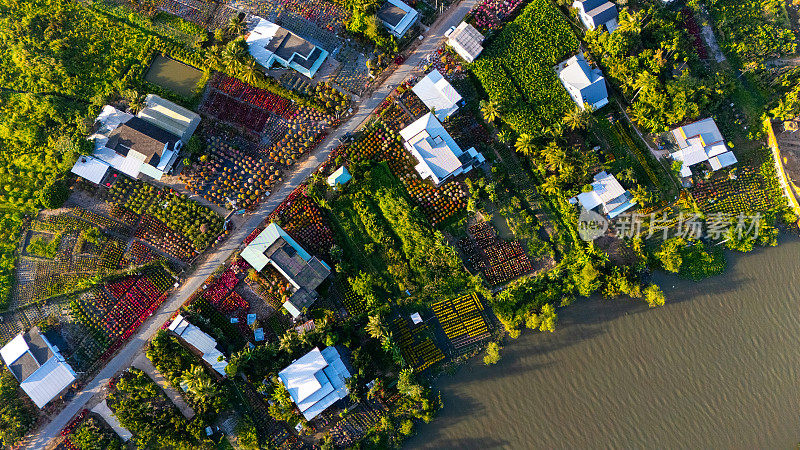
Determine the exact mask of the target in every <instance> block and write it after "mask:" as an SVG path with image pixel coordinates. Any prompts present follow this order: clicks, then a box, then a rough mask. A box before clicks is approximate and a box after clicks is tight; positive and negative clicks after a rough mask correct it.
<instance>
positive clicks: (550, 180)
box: [542, 176, 560, 195]
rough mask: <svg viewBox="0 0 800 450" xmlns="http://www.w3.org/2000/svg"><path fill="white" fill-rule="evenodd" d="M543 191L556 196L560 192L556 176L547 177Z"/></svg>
mask: <svg viewBox="0 0 800 450" xmlns="http://www.w3.org/2000/svg"><path fill="white" fill-rule="evenodd" d="M542 190H544V192H545V193H547V194H549V195H556V194H558V192H559V191H560V189H559V187H558V178H557V177H555V176H552V177H547V179H546V180H544V184H542Z"/></svg>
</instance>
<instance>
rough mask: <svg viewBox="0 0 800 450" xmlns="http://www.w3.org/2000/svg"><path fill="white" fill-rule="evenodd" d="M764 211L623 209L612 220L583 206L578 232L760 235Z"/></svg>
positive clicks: (590, 236) (589, 236)
mask: <svg viewBox="0 0 800 450" xmlns="http://www.w3.org/2000/svg"><path fill="white" fill-rule="evenodd" d="M761 218H762V216H761V214H760V213H755V214H744V213H740V214H738V215H737V214H728V213H722V212H717V213H711V214H708V215H706V216H705V217H702V216H700V215H698V214H691V213H683V212H681V213H679V214H678V215H677V216H668V215H667V213H666V212H663V213H660V214H658V213H650V214H640V213H623V214H620V215H618V216H616V217H614V218H613V221H612V220H609V219H608V218H607V217H606V216H603V215H601V214H599V213H597V212H594V211H587V210H585V209H581V214H580V216H579V217H578V234H579V235H580V237H581V239H583V240H585V241H593V240H595V239H597V238H598V237H600V236H603V235H604V234H606V232H607V231H608V230H613V234H614V235H616V236H617V237H620V238H632V237H636V236H640V237H642V238H646V239H650V238H653V237H659V236H660V237H661V238H662V239H663V240H667V239H669V238H671V237H679V238H684V239H701V238H705V239H711V240H721V239H727V238H737V239H742V238H745V237H747V238H757V237H758V231H759V229H760V228H761V227H760V225H761Z"/></svg>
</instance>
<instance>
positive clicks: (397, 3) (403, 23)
mask: <svg viewBox="0 0 800 450" xmlns="http://www.w3.org/2000/svg"><path fill="white" fill-rule="evenodd" d="M377 16H378V20H380V21H381V23H382V24H383V26H385V27H386V28H387V29H388V30H389V33H391V34H392V35H393V36H395V37H397V38H398V39H399V38H401V37H403V35H405V34H406V32H407V31H408V30H409V29H410V28H411V26H412V25H414V24H415V23H416V22H417V20H418V19H419V13H418V12H417V10H416V9H414V8H412V7H410V6H408V5H406V4H405V3H403V1H402V0H386V2H385V3H384V4H383V5H382V6H381V8H380V9H379V10H378V14H377Z"/></svg>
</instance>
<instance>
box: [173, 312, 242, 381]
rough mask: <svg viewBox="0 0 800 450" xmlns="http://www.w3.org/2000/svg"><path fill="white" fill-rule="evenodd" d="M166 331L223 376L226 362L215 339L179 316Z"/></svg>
mask: <svg viewBox="0 0 800 450" xmlns="http://www.w3.org/2000/svg"><path fill="white" fill-rule="evenodd" d="M168 329H169V331H171V332H173V333H175V336H177V337H179V338H180V339H181V340H182V341H183V342H185V343H186V344H188V345H189V346H190V347H191V348H192V349H194V350H195V351H196V352H197V353H199V354H200V355H201V358H202V359H203V361H205V362H206V364H208V365H209V366H210V367H211V368H212V369H214V371H216V372H217V373H218V374H220V375H222V376H223V377H224V376H225V367H227V366H228V362H227V361H226V360H225V357H224V355H223V354H222V352H221V351H219V349H217V340H216V339H214V338H213V337H211V336H209V335H208V334H207V333H205V332H204V331H203V330H201V329H200V328H198V327H197V326H195V325H193V324H191V323H189V321H188V320H186V318H185V317H183V316H182V315H181V314H178V315H177V316H175V319H173V320H172V322H171V323H170V324H169V327H168Z"/></svg>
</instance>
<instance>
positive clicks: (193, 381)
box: [181, 364, 208, 393]
mask: <svg viewBox="0 0 800 450" xmlns="http://www.w3.org/2000/svg"><path fill="white" fill-rule="evenodd" d="M206 378H208V374H207V373H206V371H205V369H203V367H202V366H198V365H195V364H192V367H191V369H189V370H187V371H186V372H183V375H181V385H184V386H185V387H186V390H187V391H188V392H192V393H194V392H195V391H196V390H197V389H198V388H199V387H200V383H201V382H202V381H203V380H204V379H206Z"/></svg>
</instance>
